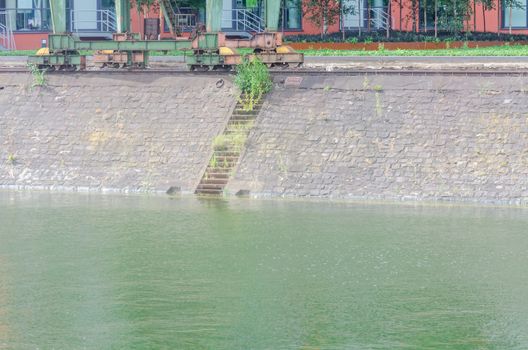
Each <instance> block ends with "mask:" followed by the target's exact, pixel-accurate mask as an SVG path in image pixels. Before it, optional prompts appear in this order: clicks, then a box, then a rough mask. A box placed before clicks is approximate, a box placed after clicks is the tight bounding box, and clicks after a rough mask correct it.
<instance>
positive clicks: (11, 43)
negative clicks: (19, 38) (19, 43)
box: [0, 11, 16, 50]
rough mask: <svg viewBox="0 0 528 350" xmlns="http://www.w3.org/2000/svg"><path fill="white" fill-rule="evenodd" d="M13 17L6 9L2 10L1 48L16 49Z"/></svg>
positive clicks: (0, 22) (0, 20)
mask: <svg viewBox="0 0 528 350" xmlns="http://www.w3.org/2000/svg"><path fill="white" fill-rule="evenodd" d="M12 28H13V26H12V24H11V19H10V17H9V16H8V14H7V13H6V12H5V11H0V50H16V44H15V37H14V36H13V29H12Z"/></svg>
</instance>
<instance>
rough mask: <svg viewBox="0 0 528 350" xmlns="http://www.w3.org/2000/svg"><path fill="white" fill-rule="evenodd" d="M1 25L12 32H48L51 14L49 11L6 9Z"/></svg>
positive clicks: (0, 18)
mask: <svg viewBox="0 0 528 350" xmlns="http://www.w3.org/2000/svg"><path fill="white" fill-rule="evenodd" d="M0 24H2V25H3V26H4V27H7V28H9V29H10V30H11V31H12V32H48V31H50V30H51V12H50V10H49V9H30V8H18V9H14V8H6V9H2V11H1V14H0Z"/></svg>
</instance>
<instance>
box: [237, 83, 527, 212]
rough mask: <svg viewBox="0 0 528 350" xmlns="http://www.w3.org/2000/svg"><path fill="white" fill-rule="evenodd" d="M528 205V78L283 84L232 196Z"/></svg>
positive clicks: (264, 114) (257, 129)
mask: <svg viewBox="0 0 528 350" xmlns="http://www.w3.org/2000/svg"><path fill="white" fill-rule="evenodd" d="M242 189H244V190H250V191H251V193H252V194H253V195H254V196H286V197H289V196H292V197H327V198H343V199H347V198H348V199H359V198H361V199H391V200H401V199H412V200H449V201H471V202H490V203H491V202H492V203H511V204H528V80H527V79H526V78H524V77H520V76H511V77H480V76H468V77H453V76H421V77H419V76H368V77H365V76H355V77H334V78H328V77H305V78H304V79H303V82H302V83H301V85H300V87H298V88H291V87H290V88H289V87H284V86H282V87H277V88H276V89H275V90H274V91H273V93H271V94H270V95H269V96H268V98H267V101H266V103H265V105H264V106H263V109H262V111H261V113H260V115H259V117H258V118H257V121H256V124H255V126H254V128H253V130H252V132H251V133H250V136H249V139H248V143H247V147H246V151H245V153H244V155H243V156H242V158H241V162H240V165H239V168H238V171H237V173H236V175H235V177H234V179H233V180H232V181H231V182H230V184H229V186H228V190H229V192H231V193H236V192H237V191H239V190H242Z"/></svg>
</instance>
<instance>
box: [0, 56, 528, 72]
mask: <svg viewBox="0 0 528 350" xmlns="http://www.w3.org/2000/svg"><path fill="white" fill-rule="evenodd" d="M26 62H27V57H26V56H0V67H21V66H25V65H26ZM91 62H92V60H91V57H90V56H88V58H87V64H88V66H90V65H91ZM183 65H184V57H183V56H152V57H150V66H151V67H153V68H162V67H165V68H168V67H179V66H183ZM304 66H305V67H306V68H323V69H332V68H336V69H346V68H349V69H354V68H356V69H357V68H361V69H406V68H407V69H410V68H416V69H510V70H511V69H528V56H512V57H492V56H485V57H443V56H442V57H440V56H434V57H433V56H425V57H409V56H374V57H373V56H355V57H351V56H307V57H306V58H305V64H304Z"/></svg>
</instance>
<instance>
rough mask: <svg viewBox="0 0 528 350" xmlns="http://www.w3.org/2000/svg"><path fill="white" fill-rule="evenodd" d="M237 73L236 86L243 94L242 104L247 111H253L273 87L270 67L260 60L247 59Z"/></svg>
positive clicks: (241, 97)
mask: <svg viewBox="0 0 528 350" xmlns="http://www.w3.org/2000/svg"><path fill="white" fill-rule="evenodd" d="M236 71H237V75H236V77H235V85H236V86H237V87H238V89H239V90H240V93H241V95H240V103H241V104H242V105H243V108H244V110H245V111H252V110H253V109H254V108H255V105H256V104H257V103H259V102H260V100H261V99H262V96H264V95H265V94H266V93H268V92H270V91H271V88H272V86H273V83H272V80H271V76H270V74H269V71H268V67H266V65H265V64H264V63H262V62H261V61H260V60H258V59H247V58H245V59H244V60H243V61H242V64H240V65H239V66H237V68H236Z"/></svg>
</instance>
